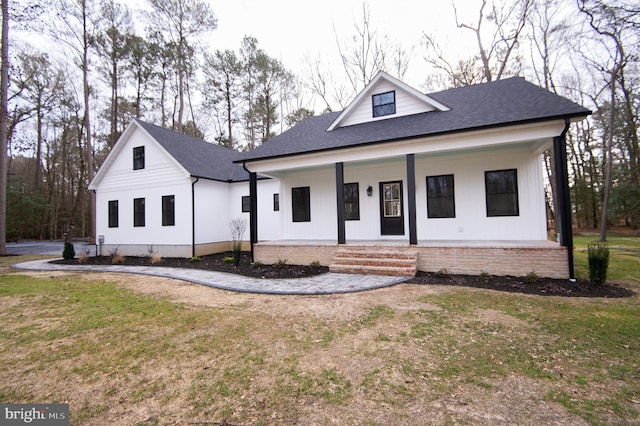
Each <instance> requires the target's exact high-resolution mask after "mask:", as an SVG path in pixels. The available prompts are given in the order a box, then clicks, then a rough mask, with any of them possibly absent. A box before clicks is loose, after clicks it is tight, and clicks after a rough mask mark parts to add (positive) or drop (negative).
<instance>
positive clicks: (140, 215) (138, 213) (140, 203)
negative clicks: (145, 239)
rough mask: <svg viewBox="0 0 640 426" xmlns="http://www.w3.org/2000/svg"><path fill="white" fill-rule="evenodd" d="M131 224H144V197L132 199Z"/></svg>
mask: <svg viewBox="0 0 640 426" xmlns="http://www.w3.org/2000/svg"><path fill="white" fill-rule="evenodd" d="M133 226H144V198H134V199H133Z"/></svg>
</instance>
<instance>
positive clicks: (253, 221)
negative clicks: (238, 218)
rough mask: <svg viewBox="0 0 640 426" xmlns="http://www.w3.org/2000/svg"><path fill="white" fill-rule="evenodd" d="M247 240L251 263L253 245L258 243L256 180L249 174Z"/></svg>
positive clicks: (253, 174)
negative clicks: (249, 243)
mask: <svg viewBox="0 0 640 426" xmlns="http://www.w3.org/2000/svg"><path fill="white" fill-rule="evenodd" d="M249 201H250V202H251V206H250V209H249V238H250V242H251V262H252V263H253V245H254V244H255V243H257V242H258V178H257V175H256V173H254V172H251V173H249Z"/></svg>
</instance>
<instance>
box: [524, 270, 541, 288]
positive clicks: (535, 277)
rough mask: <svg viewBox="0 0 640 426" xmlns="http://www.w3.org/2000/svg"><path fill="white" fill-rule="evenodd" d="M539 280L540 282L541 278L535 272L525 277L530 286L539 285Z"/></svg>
mask: <svg viewBox="0 0 640 426" xmlns="http://www.w3.org/2000/svg"><path fill="white" fill-rule="evenodd" d="M539 280H540V277H539V276H538V274H536V273H535V272H534V271H531V272H529V273H528V274H527V275H526V276H525V277H524V282H525V284H529V285H533V284H538V281H539Z"/></svg>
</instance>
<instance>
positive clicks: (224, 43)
mask: <svg viewBox="0 0 640 426" xmlns="http://www.w3.org/2000/svg"><path fill="white" fill-rule="evenodd" d="M208 2H209V4H210V5H211V8H212V9H213V11H214V13H215V14H216V16H217V17H218V29H217V30H216V31H214V32H212V33H211V34H209V35H208V36H207V39H208V41H209V43H210V45H211V46H212V48H213V49H231V50H236V51H237V50H238V48H239V47H240V42H241V40H242V38H243V37H244V36H245V35H251V36H253V37H255V38H256V39H257V40H258V43H259V47H261V48H262V49H263V50H264V51H265V52H266V53H267V54H268V55H269V56H272V57H274V58H278V59H280V60H281V61H282V62H283V64H284V65H285V67H286V68H287V69H289V70H291V71H293V72H296V73H297V74H299V75H300V74H301V73H302V69H303V62H304V58H305V57H311V58H316V57H318V56H321V58H322V60H323V61H325V60H328V62H335V61H336V60H337V59H338V58H337V55H338V51H337V46H336V34H337V35H338V38H339V39H340V41H341V42H343V43H344V42H345V41H346V40H347V39H348V38H349V37H351V36H352V35H353V33H354V28H355V26H356V24H357V25H359V26H361V25H362V7H363V1H362V0H322V1H302V0H267V1H265V0H225V1H220V0H208ZM367 4H368V6H369V10H370V18H371V28H372V29H374V30H377V31H378V36H383V35H386V36H388V37H389V39H390V40H391V42H394V43H400V44H401V45H402V46H403V47H404V48H405V49H410V48H411V47H412V46H413V47H414V50H413V58H412V61H411V65H410V68H409V72H408V75H407V80H408V81H406V83H408V84H410V85H416V86H417V85H419V84H421V83H422V82H423V81H424V77H422V76H420V74H421V72H420V69H423V70H424V69H425V62H424V59H423V51H424V49H423V48H422V47H421V46H420V42H421V39H422V34H423V32H428V33H432V34H438V41H439V43H441V44H442V45H446V44H447V43H449V42H450V41H452V40H458V41H460V39H461V33H460V31H459V30H458V29H457V28H456V25H455V18H454V13H453V8H452V6H451V2H450V1H448V0H421V1H420V0H391V1H389V0H384V1H382V0H369V1H368V2H367ZM480 4H481V1H480V0H457V1H456V5H457V7H458V12H459V14H460V15H464V11H465V10H467V11H469V12H470V13H471V17H470V18H469V19H471V20H472V19H474V18H475V15H476V13H477V11H478V9H479V5H480ZM334 28H335V31H334ZM464 40H465V41H466V42H467V43H473V41H474V40H473V38H472V33H471V32H468V31H467V34H464ZM457 44H458V45H460V43H459V42H458V43H457ZM471 47H473V46H471ZM409 80H410V81H409Z"/></svg>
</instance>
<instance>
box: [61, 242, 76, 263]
mask: <svg viewBox="0 0 640 426" xmlns="http://www.w3.org/2000/svg"><path fill="white" fill-rule="evenodd" d="M74 257H76V249H75V248H73V244H72V243H70V242H69V241H65V242H64V250H62V258H63V259H64V260H71V259H73V258H74Z"/></svg>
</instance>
